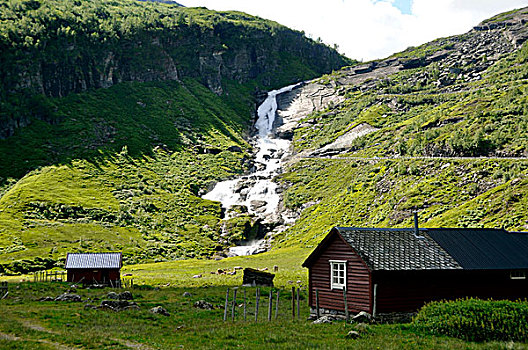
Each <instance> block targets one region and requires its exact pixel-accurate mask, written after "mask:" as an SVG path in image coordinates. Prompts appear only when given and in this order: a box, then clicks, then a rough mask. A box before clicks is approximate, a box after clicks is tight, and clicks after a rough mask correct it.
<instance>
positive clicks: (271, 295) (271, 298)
mask: <svg viewBox="0 0 528 350" xmlns="http://www.w3.org/2000/svg"><path fill="white" fill-rule="evenodd" d="M272 308H273V290H271V289H270V291H269V298H268V322H270V321H271V310H272Z"/></svg>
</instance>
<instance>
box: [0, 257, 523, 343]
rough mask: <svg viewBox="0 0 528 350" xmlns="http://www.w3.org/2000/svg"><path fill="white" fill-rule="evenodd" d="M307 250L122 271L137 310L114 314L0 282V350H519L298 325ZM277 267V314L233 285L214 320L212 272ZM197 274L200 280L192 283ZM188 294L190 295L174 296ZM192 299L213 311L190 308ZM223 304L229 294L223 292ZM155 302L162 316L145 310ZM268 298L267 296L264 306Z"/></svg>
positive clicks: (95, 299) (50, 291)
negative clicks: (2, 295)
mask: <svg viewBox="0 0 528 350" xmlns="http://www.w3.org/2000/svg"><path fill="white" fill-rule="evenodd" d="M309 252H310V250H308V249H300V248H283V249H280V250H276V251H271V252H269V253H265V254H261V255H256V256H250V257H235V258H229V259H224V260H220V261H211V260H196V259H192V260H182V261H175V262H162V263H155V264H141V265H130V266H125V267H124V268H123V271H122V272H123V274H131V276H127V277H125V278H126V279H131V278H133V279H134V283H135V284H136V288H135V289H132V290H131V291H132V293H133V295H134V301H135V302H137V304H138V305H139V307H140V310H127V311H122V312H119V313H117V312H113V311H104V310H91V309H85V308H84V303H75V302H55V301H53V302H39V301H37V300H38V299H40V298H42V297H46V296H51V297H56V296H58V295H60V294H62V293H64V292H66V291H68V290H69V289H70V284H68V283H60V282H48V283H33V282H20V281H21V280H25V281H28V280H31V276H12V277H2V280H7V281H9V282H10V283H9V288H10V289H9V295H8V297H7V298H6V299H4V300H1V301H0V313H1V314H2V317H1V318H0V349H57V348H58V349H66V348H74V349H81V348H82V349H130V348H133V349H181V348H185V349H213V348H219V349H231V348H243V349H250V348H251V349H255V348H259V349H261V348H262V349H299V348H313V349H346V348H353V349H528V345H527V344H520V343H513V342H487V343H474V342H465V341H462V340H459V339H454V338H449V337H437V336H433V335H429V334H424V333H422V332H418V331H416V330H415V329H414V328H413V326H412V325H410V324H396V325H374V326H371V327H370V329H369V331H368V332H367V333H366V334H363V335H362V336H361V337H360V338H359V339H356V340H353V339H348V338H347V337H346V335H347V333H348V332H349V331H350V330H352V329H353V325H351V324H344V323H343V322H337V323H334V324H322V325H316V324H313V323H312V322H310V321H307V317H308V315H309V308H308V305H307V300H306V297H307V294H306V284H307V271H306V269H304V268H302V267H301V266H300V264H301V263H302V261H303V259H304V257H305V256H306V255H307V254H309ZM275 265H277V266H278V268H279V270H278V272H277V273H276V278H275V286H276V287H275V288H273V295H274V298H275V296H276V293H277V291H278V290H280V302H279V314H278V318H277V319H276V320H275V319H274V309H273V320H272V321H271V322H268V321H267V302H268V300H267V296H268V293H269V290H270V289H269V288H262V290H261V305H260V311H259V316H258V323H255V321H254V317H255V316H254V315H255V288H250V287H248V288H245V287H239V289H238V296H237V305H238V307H236V313H235V322H232V321H231V320H230V319H231V311H229V313H228V319H229V320H228V322H225V323H224V322H223V312H224V310H223V305H224V302H225V294H226V288H227V287H229V288H231V291H232V290H233V288H234V287H237V286H240V285H241V284H242V275H241V273H240V272H239V273H237V274H236V275H234V276H230V275H217V274H212V273H211V272H214V271H216V270H217V269H219V268H220V269H224V270H233V268H234V267H235V266H242V267H255V268H266V267H267V268H268V269H269V270H272V269H273V267H274V266H275ZM195 275H201V276H202V277H200V278H193V276H195ZM292 286H294V287H300V288H301V291H302V292H301V312H300V313H301V317H300V319H299V320H295V321H293V320H292V319H291V314H292V310H291V287H292ZM244 290H245V291H246V295H247V298H248V304H247V310H248V313H247V320H246V321H244V320H243V307H242V305H243V301H242V300H243V293H244ZM109 291H111V290H110V289H81V288H79V289H77V290H75V293H77V294H79V295H80V296H81V297H82V299H83V301H85V302H88V303H90V304H94V305H99V304H100V302H101V301H102V300H104V299H105V296H106V294H107V293H108V292H109ZM184 292H189V293H190V294H191V296H190V297H188V296H187V297H186V296H183V293H184ZM198 300H205V301H207V302H209V303H211V304H213V305H214V306H215V309H214V310H201V309H197V308H195V307H193V305H194V303H195V302H196V301H198ZM230 300H232V292H231V294H230ZM155 306H162V307H164V308H165V309H167V310H168V311H169V313H170V316H168V317H166V316H162V315H155V314H152V313H150V312H149V310H150V309H151V308H152V307H155ZM274 307H275V299H274V300H273V308H274Z"/></svg>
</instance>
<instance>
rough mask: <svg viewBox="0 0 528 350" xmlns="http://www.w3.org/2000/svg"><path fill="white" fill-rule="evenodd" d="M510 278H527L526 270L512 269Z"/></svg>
mask: <svg viewBox="0 0 528 350" xmlns="http://www.w3.org/2000/svg"><path fill="white" fill-rule="evenodd" d="M510 279H512V280H525V279H526V272H525V271H522V270H513V271H510Z"/></svg>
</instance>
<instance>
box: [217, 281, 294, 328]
mask: <svg viewBox="0 0 528 350" xmlns="http://www.w3.org/2000/svg"><path fill="white" fill-rule="evenodd" d="M282 293H283V294H281V290H277V291H276V293H275V295H273V289H272V288H270V290H269V293H268V295H267V311H268V313H267V320H268V322H271V320H272V319H275V320H276V319H277V318H278V316H279V308H280V305H281V303H280V300H281V299H280V297H281V295H282V296H284V294H287V291H286V293H284V291H282ZM237 295H238V288H233V297H232V299H231V301H230V300H229V299H230V290H229V288H227V291H226V297H225V303H224V322H225V321H227V320H228V318H229V317H228V316H229V315H228V314H229V311H231V317H230V318H231V321H235V319H236V318H237V305H238V304H237V301H238V302H242V304H241V305H242V307H243V314H242V317H243V320H244V321H247V319H248V312H249V308H248V304H249V300H248V299H250V297H248V295H247V290H246V289H244V290H243V295H242V296H241V297H242V298H241V299H238V300H237ZM300 296H301V289H300V288H297V289H296V288H295V287H292V288H291V312H292V314H291V317H292V319H293V320H295V319H300V317H301V305H300V303H301V302H300V300H301V297H300ZM261 297H262V296H261V289H260V288H258V287H257V288H256V289H255V299H254V300H255V306H254V307H253V310H254V312H255V313H254V320H255V322H258V319H259V310H260V308H261ZM263 298H264V300H263V301H262V307H263V308H264V309H265V307H266V296H265V295H264V296H263ZM274 301H275V307H274V306H273V302H274ZM283 307H284V306H283ZM239 313H240V312H239ZM273 316H274V317H273ZM240 317H241V315H238V318H240Z"/></svg>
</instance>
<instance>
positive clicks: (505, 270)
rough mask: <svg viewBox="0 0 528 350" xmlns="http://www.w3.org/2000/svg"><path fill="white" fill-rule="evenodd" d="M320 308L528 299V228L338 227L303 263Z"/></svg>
mask: <svg viewBox="0 0 528 350" xmlns="http://www.w3.org/2000/svg"><path fill="white" fill-rule="evenodd" d="M303 266H304V267H307V268H308V269H309V304H310V306H311V307H312V313H313V314H315V313H316V310H315V306H316V304H317V301H316V291H317V295H318V305H319V311H320V313H321V314H325V313H333V314H336V313H337V314H343V313H344V311H345V304H344V300H345V298H344V296H343V289H345V290H346V299H347V305H348V310H349V312H350V313H357V312H360V311H365V312H368V313H370V314H373V315H375V316H377V317H378V318H380V319H382V320H383V319H390V318H392V317H393V316H394V315H395V314H397V313H399V314H400V315H401V316H407V317H408V316H409V315H410V314H412V313H413V312H416V311H417V310H418V309H419V308H420V307H421V306H423V305H424V304H425V303H427V302H429V301H433V300H442V299H456V298H463V297H479V298H493V299H511V300H516V299H519V298H527V297H528V281H527V279H526V274H527V273H528V233H526V232H522V233H512V232H507V231H505V230H499V229H381V228H345V227H335V228H333V229H332V230H331V231H330V233H329V234H328V235H327V236H326V237H325V238H324V239H323V240H322V242H321V243H320V244H319V245H318V246H317V248H316V249H315V250H314V251H313V252H312V254H310V256H309V257H308V258H307V259H306V261H305V262H304V263H303Z"/></svg>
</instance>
